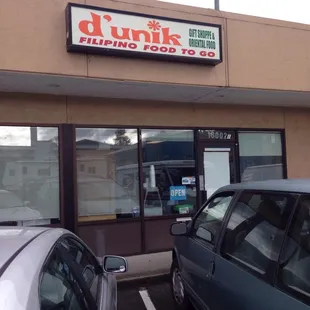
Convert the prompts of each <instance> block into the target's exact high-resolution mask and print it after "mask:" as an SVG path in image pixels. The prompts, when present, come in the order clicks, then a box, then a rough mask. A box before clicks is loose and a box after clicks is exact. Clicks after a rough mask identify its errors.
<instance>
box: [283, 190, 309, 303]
mask: <svg viewBox="0 0 310 310" xmlns="http://www.w3.org/2000/svg"><path fill="white" fill-rule="evenodd" d="M297 210H298V212H296V214H295V216H294V217H293V221H292V225H291V227H290V230H289V233H288V237H287V238H286V242H285V245H284V248H283V252H282V257H281V261H280V272H279V278H280V279H279V280H280V282H281V284H282V285H283V286H284V287H285V288H286V289H288V290H290V292H292V294H293V295H294V294H295V293H301V294H303V295H305V296H307V297H308V298H309V297H310V270H309V263H310V196H309V195H303V196H301V199H300V201H299V206H298V209H297ZM308 300H309V299H308Z"/></svg>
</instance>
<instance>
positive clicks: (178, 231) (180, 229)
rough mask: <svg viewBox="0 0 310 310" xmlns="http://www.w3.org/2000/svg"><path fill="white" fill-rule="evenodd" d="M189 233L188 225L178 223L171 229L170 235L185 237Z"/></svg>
mask: <svg viewBox="0 0 310 310" xmlns="http://www.w3.org/2000/svg"><path fill="white" fill-rule="evenodd" d="M187 231H188V229H187V224H186V223H185V222H176V223H173V224H172V225H171V227H170V234H171V235H172V236H185V235H186V234H187Z"/></svg>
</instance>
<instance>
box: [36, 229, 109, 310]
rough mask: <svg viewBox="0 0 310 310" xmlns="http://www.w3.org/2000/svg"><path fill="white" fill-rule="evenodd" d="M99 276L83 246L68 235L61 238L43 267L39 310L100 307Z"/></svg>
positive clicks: (100, 288) (95, 264) (100, 277)
mask: <svg viewBox="0 0 310 310" xmlns="http://www.w3.org/2000/svg"><path fill="white" fill-rule="evenodd" d="M102 276H103V272H102V268H101V267H100V265H99V264H98V261H97V260H96V258H95V257H94V256H93V254H92V253H91V252H90V251H89V250H88V249H87V248H86V246H84V245H83V244H82V243H81V242H80V241H79V240H78V239H76V238H75V237H73V236H71V235H69V236H67V237H63V238H61V239H60V240H59V241H58V242H57V244H56V246H55V248H54V249H53V250H52V252H51V254H50V256H49V258H48V259H47V261H46V264H45V265H44V267H43V271H42V276H41V283H40V301H41V309H53V310H57V309H59V310H60V309H61V310H75V309H76V310H80V309H87V310H88V309H93V310H95V309H100V306H101V305H100V302H101V300H102V298H101V296H100V295H101V292H102V291H103V289H102V283H101V280H102ZM51 307H52V308H51Z"/></svg>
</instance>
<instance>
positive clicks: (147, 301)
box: [139, 290, 156, 310]
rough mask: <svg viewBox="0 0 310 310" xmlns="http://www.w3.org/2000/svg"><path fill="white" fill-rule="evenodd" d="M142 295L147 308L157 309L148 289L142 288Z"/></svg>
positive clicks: (150, 309) (149, 309)
mask: <svg viewBox="0 0 310 310" xmlns="http://www.w3.org/2000/svg"><path fill="white" fill-rule="evenodd" d="M139 293H140V296H141V298H142V300H143V302H144V305H145V307H146V309H147V310H156V308H155V306H154V304H153V302H152V300H151V298H150V295H149V293H148V291H147V290H140V291H139Z"/></svg>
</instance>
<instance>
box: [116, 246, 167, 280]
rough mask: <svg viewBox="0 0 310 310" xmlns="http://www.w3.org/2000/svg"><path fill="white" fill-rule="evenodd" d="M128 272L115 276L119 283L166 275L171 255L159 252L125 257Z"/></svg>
mask: <svg viewBox="0 0 310 310" xmlns="http://www.w3.org/2000/svg"><path fill="white" fill-rule="evenodd" d="M126 259H127V261H128V271H127V272H126V273H124V274H119V275H117V279H118V281H119V282H124V281H132V280H139V279H142V278H151V277H158V276H163V275H167V274H168V273H169V272H170V266H171V261H172V253H171V251H169V252H161V253H154V254H144V255H137V256H129V257H126Z"/></svg>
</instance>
